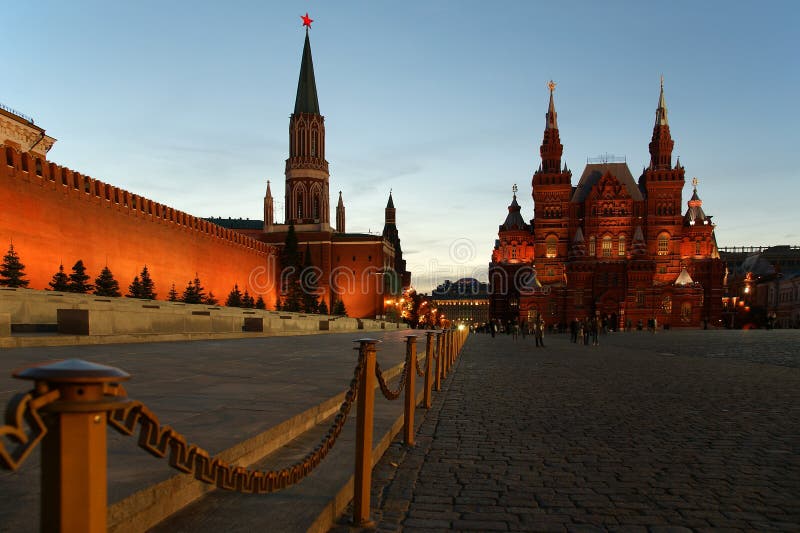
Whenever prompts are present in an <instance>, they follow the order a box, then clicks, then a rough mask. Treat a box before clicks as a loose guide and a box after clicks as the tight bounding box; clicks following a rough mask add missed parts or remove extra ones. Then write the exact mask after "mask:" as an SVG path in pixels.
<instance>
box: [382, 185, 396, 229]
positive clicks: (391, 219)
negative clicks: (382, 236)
mask: <svg viewBox="0 0 800 533" xmlns="http://www.w3.org/2000/svg"><path fill="white" fill-rule="evenodd" d="M395 216H396V211H395V208H394V200H392V191H389V201H388V202H386V210H385V216H384V219H385V223H386V224H396V220H395Z"/></svg>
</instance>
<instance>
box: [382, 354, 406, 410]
mask: <svg viewBox="0 0 800 533" xmlns="http://www.w3.org/2000/svg"><path fill="white" fill-rule="evenodd" d="M407 372H408V361H406V362H405V364H403V372H402V373H401V374H400V384H399V386H398V387H397V390H396V391H393V390H391V389H390V388H389V385H387V384H386V379H385V378H384V377H383V372H382V371H381V365H379V364H378V362H377V361H375V377H376V378H378V385H380V387H381V392H382V393H383V395H384V397H385V398H386V399H387V400H389V401H393V400H396V399H398V398H399V397H400V393H401V392H403V387H405V386H406V373H407Z"/></svg>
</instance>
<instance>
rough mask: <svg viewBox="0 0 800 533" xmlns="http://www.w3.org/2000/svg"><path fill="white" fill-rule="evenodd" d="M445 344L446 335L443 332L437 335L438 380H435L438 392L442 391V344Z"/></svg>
mask: <svg viewBox="0 0 800 533" xmlns="http://www.w3.org/2000/svg"><path fill="white" fill-rule="evenodd" d="M443 343H444V334H443V333H442V332H437V333H436V356H435V357H436V379H435V380H434V383H433V385H434V389H435V390H436V392H439V391H440V390H442V344H443Z"/></svg>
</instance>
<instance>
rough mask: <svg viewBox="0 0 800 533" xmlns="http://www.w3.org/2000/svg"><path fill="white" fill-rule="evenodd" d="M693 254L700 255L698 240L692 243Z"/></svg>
mask: <svg viewBox="0 0 800 533" xmlns="http://www.w3.org/2000/svg"><path fill="white" fill-rule="evenodd" d="M694 255H700V241H695V243H694Z"/></svg>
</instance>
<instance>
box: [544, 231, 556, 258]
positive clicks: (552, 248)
mask: <svg viewBox="0 0 800 533" xmlns="http://www.w3.org/2000/svg"><path fill="white" fill-rule="evenodd" d="M545 245H546V247H547V248H546V254H545V255H546V256H547V257H555V256H556V255H557V252H558V237H556V236H555V235H548V236H547V239H545Z"/></svg>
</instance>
